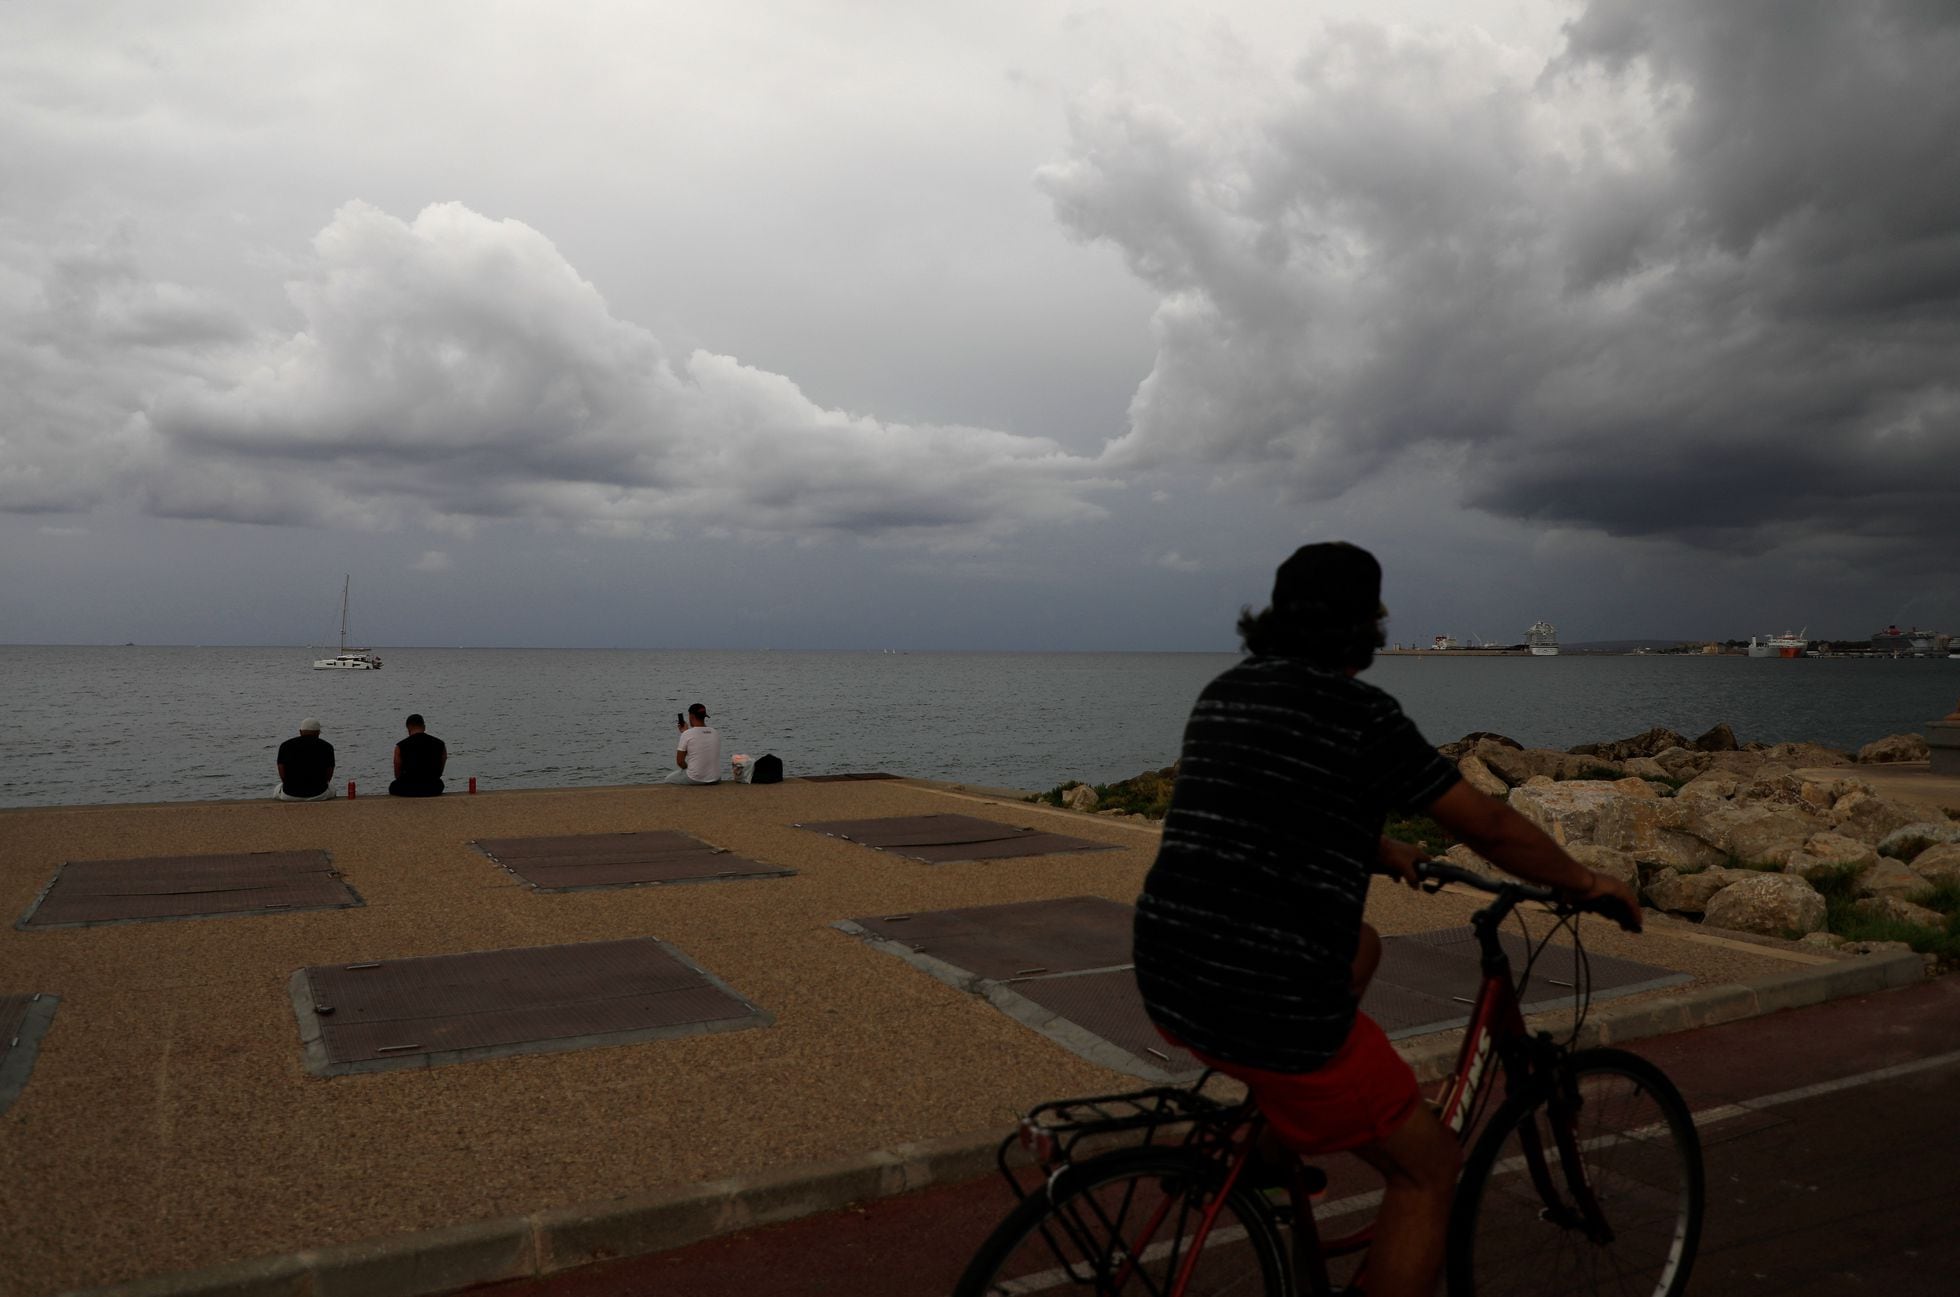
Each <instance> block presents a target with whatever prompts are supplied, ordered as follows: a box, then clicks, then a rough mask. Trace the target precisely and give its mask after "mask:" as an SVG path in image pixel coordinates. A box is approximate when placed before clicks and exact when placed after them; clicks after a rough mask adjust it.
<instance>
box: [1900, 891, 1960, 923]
mask: <svg viewBox="0 0 1960 1297" xmlns="http://www.w3.org/2000/svg"><path fill="white" fill-rule="evenodd" d="M1906 899H1908V900H1910V901H1911V902H1912V903H1913V904H1914V905H1923V906H1925V907H1926V908H1927V909H1929V910H1938V911H1939V912H1940V913H1941V914H1944V915H1946V917H1947V919H1948V921H1949V925H1950V923H1951V920H1952V919H1953V918H1954V916H1956V915H1960V882H1950V883H1934V884H1933V885H1932V886H1930V887H1928V888H1927V889H1926V890H1925V891H1923V892H1919V893H1917V894H1916V895H1913V896H1910V897H1907V898H1906Z"/></svg>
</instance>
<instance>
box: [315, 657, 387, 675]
mask: <svg viewBox="0 0 1960 1297" xmlns="http://www.w3.org/2000/svg"><path fill="white" fill-rule="evenodd" d="M313 669H314V670H315V671H379V670H380V669H381V659H380V658H378V657H375V656H374V655H373V654H371V653H342V654H340V655H339V656H338V657H330V658H315V659H314V661H313Z"/></svg>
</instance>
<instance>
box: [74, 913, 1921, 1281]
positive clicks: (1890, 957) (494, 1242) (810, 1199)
mask: <svg viewBox="0 0 1960 1297" xmlns="http://www.w3.org/2000/svg"><path fill="white" fill-rule="evenodd" d="M1924 976H1925V962H1924V960H1923V959H1922V958H1921V957H1920V956H1919V955H1917V954H1913V953H1912V952H1910V951H1900V952H1894V953H1891V954H1886V955H1871V956H1864V957H1860V958H1851V959H1845V960H1843V961H1841V962H1838V963H1833V964H1830V965H1827V966H1821V967H1813V968H1804V969H1799V970H1797V971H1795V972H1790V973H1781V974H1775V975H1771V976H1767V977H1758V978H1752V979H1750V980H1749V981H1746V982H1731V983H1724V984H1722V985H1718V986H1708V987H1703V988H1700V989H1698V990H1691V991H1688V992H1686V993H1685V994H1682V995H1678V996H1671V997H1669V998H1667V999H1660V1000H1652V1001H1648V1002H1645V1003H1638V1004H1607V1005H1602V1006H1601V1007H1600V1008H1599V1009H1598V1010H1596V1011H1595V1012H1593V1013H1592V1014H1590V1015H1589V1016H1588V1018H1587V1020H1586V1024H1585V1028H1584V1030H1583V1031H1582V1032H1581V1033H1580V1041H1579V1043H1580V1044H1581V1045H1584V1046H1590V1045H1603V1044H1609V1043H1610V1044H1620V1043H1623V1042H1626V1041H1630V1040H1638V1039H1641V1038H1642V1037H1646V1036H1658V1035H1666V1034H1669V1033H1672V1032H1677V1031H1688V1030H1692V1029H1694V1028H1696V1027H1712V1026H1715V1025H1717V1024H1719V1023H1724V1022H1734V1021H1736V1020H1737V1019H1741V1018H1753V1017H1760V1016H1763V1015H1766V1014H1770V1013H1776V1012H1778V1011H1780V1010H1783V1009H1797V1008H1802V1007H1804V1006H1806V1005H1812V1004H1821V1003H1823V1002H1824V1001H1826V1000H1834V999H1838V998H1841V997H1844V996H1851V995H1867V994H1870V993H1872V992H1874V991H1883V990H1889V989H1891V988H1894V987H1900V986H1908V985H1910V984H1912V983H1914V982H1917V981H1920V980H1921V979H1922V978H1923V977H1924ZM1559 1016H1560V1015H1557V1014H1540V1015H1534V1016H1533V1018H1532V1019H1531V1022H1532V1024H1533V1025H1534V1026H1543V1027H1544V1028H1545V1029H1546V1030H1551V1031H1557V1029H1558V1019H1559ZM1456 1049H1457V1035H1456V1033H1455V1032H1453V1031H1452V1032H1442V1033H1438V1035H1437V1036H1436V1037H1431V1038H1429V1039H1427V1040H1418V1041H1413V1042H1410V1045H1409V1047H1406V1048H1403V1049H1402V1054H1403V1056H1404V1057H1405V1058H1407V1059H1408V1060H1409V1063H1410V1065H1411V1066H1412V1067H1414V1068H1415V1071H1416V1075H1417V1077H1418V1078H1420V1079H1421V1080H1423V1081H1425V1082H1427V1081H1433V1080H1436V1079H1437V1078H1439V1077H1441V1076H1442V1075H1444V1074H1445V1073H1446V1072H1447V1071H1448V1070H1449V1068H1450V1066H1451V1064H1452V1063H1454V1062H1455V1060H1456ZM1003 1134H1004V1132H1000V1131H987V1132H975V1133H969V1134H965V1135H952V1136H947V1137H944V1138H940V1139H932V1140H923V1141H919V1142H916V1143H910V1144H900V1145H897V1146H895V1147H892V1148H888V1149H880V1150H878V1151H876V1152H871V1153H864V1154H860V1155H858V1156H856V1157H850V1158H844V1159H841V1160H838V1161H834V1162H825V1163H818V1164H811V1165H804V1166H792V1167H780V1168H777V1169H776V1170H773V1171H768V1172H763V1173H761V1174H758V1175H752V1176H742V1177H737V1178H732V1179H727V1180H714V1181H710V1182H708V1183H705V1184H694V1185H685V1186H681V1187H678V1188H675V1189H672V1190H664V1191H661V1192H657V1193H653V1194H647V1195H642V1196H639V1197H632V1198H618V1199H613V1200H610V1201H607V1202H598V1203H586V1204H583V1205H580V1206H576V1207H564V1208H559V1209H556V1210H553V1211H547V1212H539V1213H536V1214H533V1215H529V1216H515V1217H506V1218H504V1219H501V1220H492V1221H480V1222H477V1223H474V1224H469V1225H456V1226H450V1227H447V1228H443V1229H434V1230H424V1231H418V1232H415V1233H406V1234H396V1235H390V1236H387V1237H384V1238H378V1239H368V1240H363V1241H361V1242H358V1243H348V1244H343V1245H340V1246H337V1247H328V1248H319V1249H316V1250H310V1251H305V1252H297V1253H294V1254H292V1255H289V1256H280V1257H263V1258H258V1259H255V1260H250V1261H239V1262H233V1263H231V1264H228V1265H222V1266H217V1267H215V1268H212V1269H208V1270H196V1271H185V1272H181V1273H178V1274H172V1275H162V1276H158V1277H156V1278H152V1279H141V1280H137V1281H135V1282H132V1283H126V1284H117V1285H114V1286H112V1287H107V1288H91V1289H88V1290H86V1291H85V1292H76V1293H72V1294H70V1295H69V1297H441V1295H442V1294H448V1293H454V1292H459V1291H461V1290H462V1289H465V1288H469V1287H472V1286H474V1285H477V1284H486V1283H495V1282H498V1281H501V1280H509V1279H528V1278H535V1277H539V1276H543V1275H548V1274H554V1273H557V1272H559V1271H562V1270H569V1269H572V1268H575V1267H577V1266H582V1265H590V1264H592V1263H594V1262H599V1261H612V1260H619V1259H622V1258H627V1257H636V1256H645V1255H648V1254H651V1253H656V1252H666V1251H671V1250H672V1249H674V1248H678V1247H684V1246H686V1245H687V1244H690V1243H698V1242H700V1241H701V1240H703V1239H708V1238H714V1237H716V1236H717V1235H722V1234H731V1233H735V1232H737V1231H740V1230H745V1229H755V1228H759V1227H761V1226H764V1225H771V1224H775V1223H777V1222H780V1221H785V1220H794V1219H796V1218H798V1217H802V1216H809V1215H815V1214H817V1213H820V1212H826V1211H835V1210H837V1209H839V1208H842V1207H846V1206H848V1205H850V1204H852V1203H858V1202H866V1201H869V1200H872V1199H876V1198H887V1197H895V1196H897V1195H899V1194H904V1193H911V1192H913V1191H914V1190H917V1189H923V1188H926V1187H927V1186H929V1185H934V1184H957V1183H961V1182H963V1181H967V1180H972V1179H976V1178H978V1177H980V1176H983V1175H987V1174H990V1173H991V1172H992V1171H993V1169H994V1150H995V1148H996V1147H997V1146H998V1145H999V1143H1000V1141H1001V1138H1002V1136H1003Z"/></svg>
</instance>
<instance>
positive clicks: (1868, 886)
mask: <svg viewBox="0 0 1960 1297" xmlns="http://www.w3.org/2000/svg"><path fill="white" fill-rule="evenodd" d="M1925 890H1926V879H1925V878H1924V877H1923V876H1922V875H1921V874H1920V873H1919V871H1917V870H1916V869H1914V868H1913V867H1912V866H1911V865H1906V864H1901V863H1900V862H1898V861H1896V860H1892V859H1889V858H1887V857H1884V856H1874V857H1873V858H1872V864H1871V868H1869V869H1867V870H1865V872H1864V873H1862V874H1860V875H1858V894H1859V895H1860V896H1879V897H1885V896H1891V897H1896V898H1898V899H1899V900H1904V899H1905V898H1906V897H1908V896H1917V895H1918V894H1919V893H1921V892H1923V891H1925Z"/></svg>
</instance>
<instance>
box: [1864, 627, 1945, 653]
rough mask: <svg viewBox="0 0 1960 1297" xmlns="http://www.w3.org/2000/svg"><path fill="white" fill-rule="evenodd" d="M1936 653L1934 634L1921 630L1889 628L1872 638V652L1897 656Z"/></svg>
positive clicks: (1916, 628) (1915, 628)
mask: <svg viewBox="0 0 1960 1297" xmlns="http://www.w3.org/2000/svg"><path fill="white" fill-rule="evenodd" d="M1934 651H1935V645H1934V643H1933V632H1931V631H1926V630H1920V629H1919V628H1918V627H1917V626H1915V627H1913V628H1912V629H1911V630H1900V629H1899V628H1898V627H1897V626H1887V627H1886V628H1885V629H1884V630H1882V631H1879V632H1878V633H1877V634H1875V635H1873V636H1872V652H1874V653H1897V654H1915V655H1916V654H1920V653H1926V654H1931V653H1933V652H1934Z"/></svg>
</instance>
